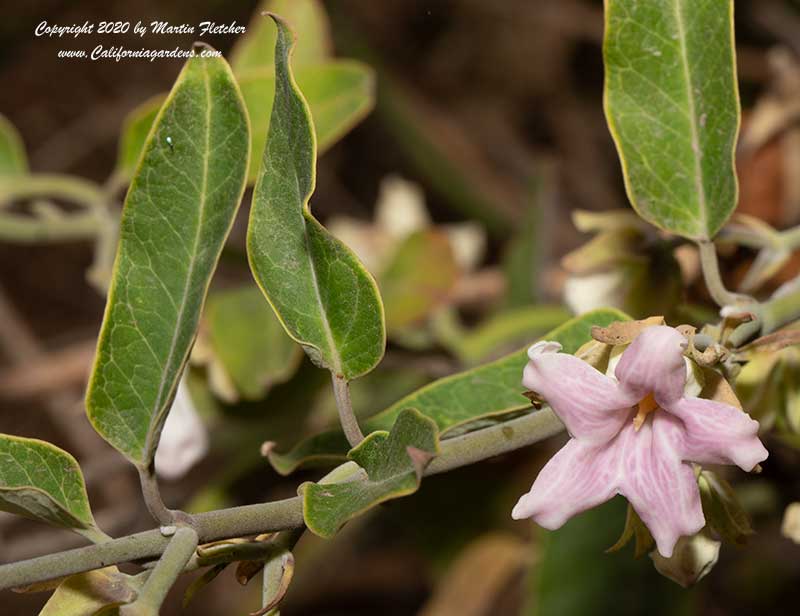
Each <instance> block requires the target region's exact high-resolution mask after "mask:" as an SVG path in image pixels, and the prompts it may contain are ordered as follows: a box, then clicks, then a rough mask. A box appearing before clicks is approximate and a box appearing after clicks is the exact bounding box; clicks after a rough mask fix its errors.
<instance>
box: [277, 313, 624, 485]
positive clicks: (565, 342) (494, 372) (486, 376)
mask: <svg viewBox="0 0 800 616" xmlns="http://www.w3.org/2000/svg"><path fill="white" fill-rule="evenodd" d="M628 318H629V317H628V316H627V315H625V314H623V313H621V312H619V311H618V310H612V309H604V310H596V311H593V312H587V313H586V314H584V315H581V316H580V317H576V318H574V319H572V320H570V321H568V322H566V323H564V324H563V325H561V326H560V327H557V328H556V329H554V330H552V331H551V332H549V333H547V334H545V335H544V336H542V338H541V339H542V340H554V341H557V342H559V343H560V344H561V346H562V347H563V349H564V352H566V353H574V352H575V351H577V350H578V349H579V348H580V347H581V345H583V344H584V343H585V342H588V341H589V340H591V330H592V326H593V325H599V326H606V325H609V324H610V323H613V322H615V321H625V320H628ZM531 342H533V341H531ZM527 361H528V356H527V353H526V349H520V350H519V351H517V352H516V353H512V354H511V355H506V356H505V357H503V358H501V359H498V360H497V361H493V362H491V363H489V364H485V365H483V366H480V367H478V368H474V369H472V370H467V371H466V372H461V373H459V374H454V375H452V376H448V377H445V378H443V379H439V380H438V381H434V382H433V383H430V384H429V385H426V386H425V387H423V388H422V389H419V390H418V391H416V392H414V393H412V394H409V395H408V396H405V397H404V398H402V399H401V400H399V401H398V402H396V403H395V404H393V405H391V406H390V407H389V408H387V409H385V410H384V411H381V412H380V413H378V414H377V415H374V416H372V417H370V418H369V419H368V420H367V421H366V422H364V423H363V424H362V425H363V428H364V431H365V432H368V431H372V430H388V429H389V428H390V427H391V426H392V424H393V423H394V422H395V420H396V419H397V416H398V415H399V414H400V412H401V411H402V410H403V409H406V408H415V409H417V410H418V411H419V412H421V413H422V414H423V415H425V416H427V417H430V418H431V419H433V420H434V421H435V422H436V425H437V427H438V429H439V431H440V434H441V436H442V438H447V437H450V436H455V435H457V434H458V433H460V432H463V431H464V430H465V429H467V428H468V427H470V428H476V427H479V426H480V425H481V424H482V423H491V422H495V421H499V420H502V419H505V418H508V417H511V416H512V415H514V414H516V413H520V412H527V411H528V410H529V409H530V408H531V405H530V401H529V400H528V399H527V398H526V397H525V396H523V395H522V392H523V391H524V390H525V388H524V387H523V386H522V383H521V381H522V369H523V368H524V367H525V363H526V362H527ZM348 449H349V447H348V444H347V441H346V440H345V438H344V435H343V434H342V433H341V432H340V431H331V432H323V433H322V434H317V435H315V436H312V437H310V438H307V439H305V440H304V441H301V442H300V443H299V444H298V445H296V446H295V447H294V448H293V449H292V450H290V451H288V452H286V453H278V452H275V451H271V452H270V453H269V454H268V457H269V461H270V463H271V464H272V466H273V467H274V468H275V470H277V471H278V472H279V473H282V474H289V473H291V472H292V471H293V470H295V469H297V468H298V467H300V466H306V465H315V464H316V465H319V464H329V463H333V462H336V461H339V460H341V459H342V458H343V457H344V455H345V453H346V452H347V450H348Z"/></svg>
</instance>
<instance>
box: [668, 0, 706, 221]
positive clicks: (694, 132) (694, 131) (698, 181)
mask: <svg viewBox="0 0 800 616" xmlns="http://www.w3.org/2000/svg"><path fill="white" fill-rule="evenodd" d="M673 7H674V13H675V24H676V25H677V28H678V45H679V49H680V54H681V66H682V68H683V76H684V80H685V82H686V99H687V104H688V108H689V114H688V115H689V129H690V131H691V141H692V143H691V146H692V160H693V162H694V172H695V173H694V182H695V190H696V191H697V200H698V206H699V212H698V213H699V221H700V223H701V225H702V229H707V228H708V221H707V214H706V204H707V202H706V192H705V186H704V184H703V168H702V165H701V163H700V132H699V130H698V127H697V110H696V108H695V105H694V99H693V98H692V73H691V69H690V68H689V55H688V50H687V48H686V27H685V24H684V22H683V10H682V9H683V0H675V1H674V2H673Z"/></svg>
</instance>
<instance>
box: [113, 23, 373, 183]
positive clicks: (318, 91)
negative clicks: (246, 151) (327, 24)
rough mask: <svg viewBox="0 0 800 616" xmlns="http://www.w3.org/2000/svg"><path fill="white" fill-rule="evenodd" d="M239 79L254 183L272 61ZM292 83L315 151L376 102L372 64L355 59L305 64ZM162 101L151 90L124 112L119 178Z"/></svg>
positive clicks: (126, 173) (135, 157) (271, 88)
mask: <svg viewBox="0 0 800 616" xmlns="http://www.w3.org/2000/svg"><path fill="white" fill-rule="evenodd" d="M264 21H265V23H267V25H269V26H270V27H271V24H269V23H268V22H266V20H264ZM238 81H239V87H240V88H241V90H242V96H243V97H244V102H245V105H246V106H247V112H248V114H249V116H250V123H251V132H250V138H251V148H250V150H251V152H252V153H253V155H252V157H251V159H250V169H249V171H248V174H247V181H248V183H253V182H255V181H256V178H257V177H258V169H259V166H260V164H261V153H262V152H263V151H264V145H265V143H266V141H267V131H268V129H269V118H270V115H271V112H272V99H273V97H274V96H275V70H274V68H273V67H269V68H259V69H253V70H249V71H247V73H246V74H245V75H243V76H240V77H239V78H238ZM297 83H298V84H299V86H300V89H301V91H302V92H303V93H304V95H305V97H306V100H307V101H308V106H309V108H310V109H311V116H312V117H313V118H314V126H315V129H316V134H317V146H318V148H319V153H320V154H322V153H323V152H325V151H326V150H327V149H328V148H329V147H331V146H332V145H333V144H334V143H336V142H337V141H338V140H339V139H341V138H342V136H343V135H345V134H346V133H347V131H349V130H350V129H351V128H353V127H354V126H355V125H356V124H358V122H359V121H360V120H361V119H362V118H363V117H364V116H365V115H367V113H369V111H370V110H371V109H372V107H373V105H374V103H375V93H374V89H375V87H374V86H375V77H374V74H373V72H372V69H370V67H368V66H366V65H365V64H362V63H361V62H356V61H355V60H331V61H329V62H325V63H324V64H314V65H311V66H304V67H302V68H300V69H299V70H298V71H297ZM163 102H164V97H163V96H160V95H159V96H156V97H154V98H152V99H150V100H148V101H145V102H144V103H142V104H141V105H139V106H138V107H137V108H136V109H134V110H133V111H132V112H131V113H130V114H129V115H128V117H127V118H126V120H125V124H124V128H123V132H122V138H121V140H120V147H119V153H118V155H117V167H116V169H115V172H116V173H117V174H118V175H119V176H120V177H121V178H129V177H130V176H131V175H132V174H133V172H134V170H135V169H136V163H137V162H138V161H139V156H140V155H141V152H142V147H143V146H144V141H145V139H146V138H147V134H148V133H149V131H150V126H152V124H153V120H154V119H155V116H156V113H157V112H158V110H159V108H160V107H161V104H162V103H163Z"/></svg>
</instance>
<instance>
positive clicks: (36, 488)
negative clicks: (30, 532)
mask: <svg viewBox="0 0 800 616" xmlns="http://www.w3.org/2000/svg"><path fill="white" fill-rule="evenodd" d="M0 509H1V510H3V511H9V512H11V513H16V514H19V515H23V516H25V517H28V518H33V519H34V520H40V521H42V522H48V523H49V524H53V525H55V526H61V527H63V528H71V529H74V530H76V531H78V532H85V533H86V534H88V535H92V534H93V532H96V530H95V529H96V526H95V522H94V518H93V517H92V512H91V510H90V509H89V498H88V496H87V495H86V485H85V484H84V482H83V475H82V474H81V469H80V467H79V466H78V463H77V462H76V461H75V458H73V457H72V456H71V455H70V454H68V453H67V452H66V451H64V450H62V449H59V448H58V447H56V446H55V445H52V444H50V443H47V442H45V441H40V440H36V439H31V438H22V437H18V436H10V435H8V434H0Z"/></svg>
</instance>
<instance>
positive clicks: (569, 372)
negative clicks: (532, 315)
mask: <svg viewBox="0 0 800 616" xmlns="http://www.w3.org/2000/svg"><path fill="white" fill-rule="evenodd" d="M560 348H561V347H560V345H556V344H555V343H552V342H537V343H536V344H535V345H533V346H532V347H531V348H530V350H529V351H528V357H530V361H529V362H528V364H527V366H525V371H524V372H523V375H522V384H523V385H524V386H525V387H528V388H529V389H532V390H533V391H535V392H536V393H538V394H540V395H541V396H542V397H543V398H544V399H545V400H547V403H548V404H549V405H550V407H551V408H552V409H553V411H554V412H555V414H556V415H558V417H559V419H561V421H563V422H564V424H565V425H566V426H567V430H569V433H570V434H571V435H572V436H574V437H575V438H579V439H581V440H584V441H586V442H591V443H595V444H602V443H606V442H608V441H609V439H611V438H612V437H614V436H615V435H616V434H617V433H618V432H619V430H620V428H621V427H622V424H623V423H624V421H625V419H626V417H627V416H628V414H629V413H628V411H629V410H630V408H631V407H632V406H633V405H634V404H636V403H637V402H638V401H639V399H638V398H637V397H636V396H635V395H632V394H630V393H627V392H625V391H623V390H622V389H621V388H620V387H619V384H618V383H617V382H616V381H615V380H614V379H612V378H610V377H607V376H606V375H605V374H602V373H601V372H599V371H598V370H595V369H594V368H593V367H592V366H590V365H589V364H587V363H586V362H584V361H582V360H580V359H578V358H577V357H574V356H573V355H568V354H566V353H558V352H556V351H557V350H558V349H560Z"/></svg>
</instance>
